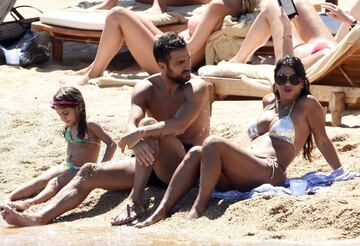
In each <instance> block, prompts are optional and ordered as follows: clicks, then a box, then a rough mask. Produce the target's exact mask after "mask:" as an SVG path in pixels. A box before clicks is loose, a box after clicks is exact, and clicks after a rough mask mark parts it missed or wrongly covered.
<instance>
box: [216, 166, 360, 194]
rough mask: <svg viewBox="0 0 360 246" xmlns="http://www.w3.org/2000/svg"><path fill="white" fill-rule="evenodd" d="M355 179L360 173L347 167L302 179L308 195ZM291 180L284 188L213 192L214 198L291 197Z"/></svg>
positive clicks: (269, 185) (265, 187)
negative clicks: (274, 195)
mask: <svg viewBox="0 0 360 246" xmlns="http://www.w3.org/2000/svg"><path fill="white" fill-rule="evenodd" d="M355 177H360V173H357V172H350V171H348V170H347V169H346V168H345V167H340V168H338V169H336V170H334V171H333V172H332V173H331V174H329V175H326V174H325V173H323V172H309V173H307V174H305V175H304V176H302V177H300V178H294V179H302V180H304V181H306V182H307V187H306V194H312V193H320V192H327V191H329V189H330V185H331V184H332V183H333V182H335V181H346V180H350V179H353V178H355ZM290 180H291V179H286V180H285V185H284V187H283V186H272V185H271V184H263V185H260V186H259V187H256V188H254V189H252V190H251V191H248V192H240V191H237V190H230V191H226V192H217V191H215V192H213V194H212V197H213V198H218V199H223V200H232V199H249V198H252V197H254V196H256V195H260V194H264V193H268V194H280V195H285V194H287V195H291V190H290V188H289V186H290Z"/></svg>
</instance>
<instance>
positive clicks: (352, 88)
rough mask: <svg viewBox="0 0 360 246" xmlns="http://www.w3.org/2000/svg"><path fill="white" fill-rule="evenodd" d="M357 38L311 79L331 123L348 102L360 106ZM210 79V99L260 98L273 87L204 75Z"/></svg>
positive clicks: (335, 122) (334, 123)
mask: <svg viewBox="0 0 360 246" xmlns="http://www.w3.org/2000/svg"><path fill="white" fill-rule="evenodd" d="M359 64H360V41H359V42H357V43H355V44H354V45H353V46H352V47H351V48H350V49H349V50H348V51H346V52H345V53H344V54H343V55H342V56H341V58H340V59H338V60H337V61H336V62H335V63H334V64H333V66H332V69H330V70H329V71H327V73H326V74H324V75H323V76H322V77H320V78H319V79H317V80H316V81H314V82H312V83H311V85H310V88H311V93H312V94H313V95H314V96H315V97H316V98H317V99H318V100H319V101H320V102H321V103H322V104H323V105H325V106H328V108H329V111H330V112H331V116H332V126H338V125H340V124H341V117H342V115H341V114H342V112H343V111H344V110H345V109H346V107H347V106H355V107H356V108H358V107H359V106H360V69H359V68H358V66H359ZM203 79H204V80H205V81H207V82H208V83H210V85H211V86H210V87H212V88H211V89H210V100H211V102H213V101H215V100H226V99H234V97H235V98H236V99H260V98H262V97H263V96H265V95H266V94H267V93H269V92H271V91H272V89H271V88H270V87H269V86H261V85H258V84H255V83H253V82H252V81H251V79H250V80H249V79H247V78H245V79H241V80H240V79H232V78H218V77H203Z"/></svg>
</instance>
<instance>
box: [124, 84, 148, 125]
mask: <svg viewBox="0 0 360 246" xmlns="http://www.w3.org/2000/svg"><path fill="white" fill-rule="evenodd" d="M148 86H149V84H148V83H147V82H145V81H143V82H141V83H138V84H137V85H136V86H135V87H134V90H133V92H132V95H131V109H130V113H129V118H128V125H127V131H128V132H132V131H134V130H136V128H137V126H138V124H139V122H140V121H141V120H142V119H143V118H144V117H145V115H146V95H145V94H146V92H145V91H146V89H147V88H148Z"/></svg>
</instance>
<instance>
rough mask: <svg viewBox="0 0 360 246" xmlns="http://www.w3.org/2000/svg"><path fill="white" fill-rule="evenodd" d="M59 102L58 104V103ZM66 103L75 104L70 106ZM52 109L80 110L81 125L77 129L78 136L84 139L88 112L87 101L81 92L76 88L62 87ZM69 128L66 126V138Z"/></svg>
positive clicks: (57, 93)
mask: <svg viewBox="0 0 360 246" xmlns="http://www.w3.org/2000/svg"><path fill="white" fill-rule="evenodd" d="M56 102H58V103H56ZM66 102H73V103H74V104H68V103H66ZM51 107H52V108H56V107H60V108H75V107H78V108H79V115H78V116H79V123H78V127H77V131H78V134H77V136H78V137H79V138H81V139H83V138H84V137H85V136H86V133H87V122H86V110H85V101H84V98H83V96H82V94H81V92H80V91H79V90H78V89H76V88H74V87H61V88H60V89H59V90H58V92H56V94H55V96H54V97H53V103H52V106H51ZM67 128H68V126H65V129H64V136H65V132H66V130H67Z"/></svg>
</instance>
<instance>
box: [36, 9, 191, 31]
mask: <svg viewBox="0 0 360 246" xmlns="http://www.w3.org/2000/svg"><path fill="white" fill-rule="evenodd" d="M107 13H108V11H93V12H90V11H84V10H79V9H77V10H55V11H49V12H45V13H43V14H42V15H41V16H40V21H41V22H42V23H44V24H50V25H57V26H63V27H70V28H76V29H84V30H102V29H103V28H104V24H105V18H106V15H107ZM143 16H144V17H145V18H147V19H148V20H150V21H152V22H153V23H154V25H155V26H161V25H168V24H174V23H184V22H185V18H184V17H183V16H182V15H181V14H178V13H174V12H167V13H163V14H160V15H152V14H143Z"/></svg>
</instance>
